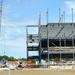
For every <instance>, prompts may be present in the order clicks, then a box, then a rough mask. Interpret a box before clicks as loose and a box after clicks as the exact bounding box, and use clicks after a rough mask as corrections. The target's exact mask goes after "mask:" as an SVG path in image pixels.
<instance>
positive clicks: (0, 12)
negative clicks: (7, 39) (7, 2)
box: [0, 0, 3, 34]
mask: <svg viewBox="0 0 75 75" xmlns="http://www.w3.org/2000/svg"><path fill="white" fill-rule="evenodd" d="M2 5H3V0H0V34H1V21H2Z"/></svg>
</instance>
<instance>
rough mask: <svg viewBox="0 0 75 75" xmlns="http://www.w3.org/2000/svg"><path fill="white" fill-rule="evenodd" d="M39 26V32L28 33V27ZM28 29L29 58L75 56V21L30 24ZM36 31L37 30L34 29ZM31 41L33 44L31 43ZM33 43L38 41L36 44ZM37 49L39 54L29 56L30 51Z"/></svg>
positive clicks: (49, 58)
mask: <svg viewBox="0 0 75 75" xmlns="http://www.w3.org/2000/svg"><path fill="white" fill-rule="evenodd" d="M29 27H30V28H31V27H34V28H35V27H37V28H38V34H30V33H28V28H29ZM26 31H27V59H38V60H39V62H41V59H48V61H50V60H51V59H53V58H54V59H55V58H59V60H60V61H61V59H62V58H63V59H64V58H72V59H73V60H74V58H75V23H74V22H73V21H72V22H70V23H66V22H58V23H47V25H40V23H39V25H28V26H27V27H26ZM34 32H35V31H34ZM29 43H31V44H32V45H29ZM33 43H37V45H34V44H33ZM30 51H32V54H33V51H37V52H38V55H37V56H34V55H33V56H29V52H30Z"/></svg>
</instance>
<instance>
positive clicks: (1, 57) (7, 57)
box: [0, 55, 26, 61]
mask: <svg viewBox="0 0 75 75" xmlns="http://www.w3.org/2000/svg"><path fill="white" fill-rule="evenodd" d="M2 59H5V60H8V61H17V60H20V61H25V60H26V58H18V59H16V58H14V57H12V56H11V57H9V56H6V55H3V56H0V61H1V60H2Z"/></svg>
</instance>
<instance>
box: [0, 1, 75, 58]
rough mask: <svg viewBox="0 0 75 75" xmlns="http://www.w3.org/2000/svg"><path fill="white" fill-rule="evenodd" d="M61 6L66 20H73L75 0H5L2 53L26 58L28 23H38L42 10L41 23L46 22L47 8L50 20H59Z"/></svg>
mask: <svg viewBox="0 0 75 75" xmlns="http://www.w3.org/2000/svg"><path fill="white" fill-rule="evenodd" d="M59 8H60V9H61V15H62V14H63V11H65V21H66V22H71V21H72V11H71V8H73V9H74V16H75V0H4V1H3V8H2V9H3V10H2V27H1V34H0V55H4V52H5V54H6V55H8V56H14V57H15V58H22V57H25V58H26V25H37V24H38V17H39V12H41V19H42V20H41V24H46V11H47V9H48V10H49V22H58V20H59ZM74 20H75V18H74ZM31 32H33V31H31Z"/></svg>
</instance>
